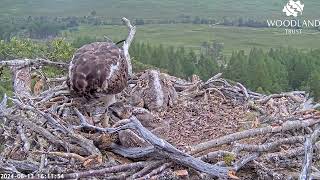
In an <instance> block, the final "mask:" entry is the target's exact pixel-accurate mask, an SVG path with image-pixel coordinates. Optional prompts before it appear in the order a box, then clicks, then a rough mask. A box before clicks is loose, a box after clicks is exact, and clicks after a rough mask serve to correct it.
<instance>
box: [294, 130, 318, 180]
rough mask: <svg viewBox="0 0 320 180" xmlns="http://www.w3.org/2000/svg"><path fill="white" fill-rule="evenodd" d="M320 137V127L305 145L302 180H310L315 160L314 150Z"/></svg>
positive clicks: (308, 138)
mask: <svg viewBox="0 0 320 180" xmlns="http://www.w3.org/2000/svg"><path fill="white" fill-rule="evenodd" d="M319 135H320V127H318V128H317V129H316V130H315V131H314V132H313V133H312V135H311V137H307V138H306V141H305V144H304V152H305V154H304V161H303V167H302V171H301V174H300V177H299V179H300V180H309V179H310V176H311V166H312V158H313V149H314V147H313V146H314V143H315V141H316V140H317V139H318V137H319Z"/></svg>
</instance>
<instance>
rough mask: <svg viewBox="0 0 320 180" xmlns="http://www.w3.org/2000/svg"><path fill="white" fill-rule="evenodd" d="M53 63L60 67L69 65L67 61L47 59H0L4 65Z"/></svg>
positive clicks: (22, 65)
mask: <svg viewBox="0 0 320 180" xmlns="http://www.w3.org/2000/svg"><path fill="white" fill-rule="evenodd" d="M41 64H43V65H53V66H59V67H65V68H67V67H69V65H68V64H67V63H63V62H53V61H50V60H47V59H40V58H37V59H14V60H9V61H0V65H3V66H19V67H25V66H32V65H41Z"/></svg>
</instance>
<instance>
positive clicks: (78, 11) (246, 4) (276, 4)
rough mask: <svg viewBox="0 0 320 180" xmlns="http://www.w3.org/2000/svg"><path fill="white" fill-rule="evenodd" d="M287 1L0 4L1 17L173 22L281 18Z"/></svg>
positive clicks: (23, 0) (31, 0) (308, 4)
mask: <svg viewBox="0 0 320 180" xmlns="http://www.w3.org/2000/svg"><path fill="white" fill-rule="evenodd" d="M286 2H287V0H270V1H257V0H241V1H239V0H215V1H212V0H201V1H199V0H198V1H196V0H175V1H173V0H90V1H89V0H1V1H0V16H4V15H7V16H27V15H32V16H85V15H88V14H90V12H92V11H96V13H97V15H98V16H109V17H116V18H118V17H119V16H127V17H129V18H150V19H152V18H154V19H164V18H175V17H179V16H180V17H181V16H192V17H195V16H199V17H212V18H223V17H228V18H236V17H239V16H241V17H247V18H274V17H284V15H283V13H282V8H283V6H284V5H285V4H286ZM304 3H305V11H304V12H303V17H309V18H310V17H320V11H319V7H320V1H319V0H308V1H306V0H305V1H304Z"/></svg>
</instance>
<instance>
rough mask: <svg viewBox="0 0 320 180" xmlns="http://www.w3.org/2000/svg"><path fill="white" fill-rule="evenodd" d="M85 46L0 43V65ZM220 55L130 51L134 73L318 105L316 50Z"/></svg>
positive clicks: (139, 46) (63, 54)
mask: <svg viewBox="0 0 320 180" xmlns="http://www.w3.org/2000/svg"><path fill="white" fill-rule="evenodd" d="M91 41H95V39H80V40H79V39H77V40H75V41H74V42H73V43H69V42H66V41H64V40H63V39H55V40H53V41H50V42H46V43H40V42H34V41H31V40H27V39H17V38H13V39H11V40H9V41H4V40H2V41H1V42H0V59H1V60H8V59H14V58H36V57H42V58H47V59H50V60H52V61H65V62H68V61H69V60H70V59H71V57H72V55H73V53H74V51H75V49H76V47H79V46H81V45H83V44H86V43H90V42H91ZM222 52H223V45H222V44H220V43H206V42H204V43H203V44H202V48H201V52H200V53H196V52H194V51H193V50H190V49H186V48H184V47H179V48H175V47H165V46H163V45H158V46H153V45H150V44H146V43H139V42H136V43H134V44H133V45H132V46H131V49H130V54H131V56H132V57H133V63H134V70H135V71H136V72H137V71H141V70H144V69H147V68H150V67H157V68H160V69H161V70H162V71H163V72H168V73H169V74H171V75H175V76H178V77H183V78H189V77H191V76H192V75H193V74H197V75H199V76H200V77H201V79H203V80H206V79H208V78H210V77H211V76H213V75H214V74H216V73H219V72H223V73H224V76H225V77H226V78H228V79H230V80H232V81H237V82H241V83H243V84H244V85H246V86H247V87H249V88H250V89H251V90H254V91H257V92H261V93H266V94H269V93H279V92H284V91H292V90H306V91H308V92H310V93H311V96H313V97H315V99H316V100H319V99H320V91H319V89H320V71H319V69H320V61H319V59H320V49H315V50H310V51H308V52H302V51H301V50H298V49H293V48H279V49H270V50H268V51H264V50H262V49H258V48H253V49H251V51H250V53H249V54H246V53H245V52H244V51H243V50H239V51H234V52H233V53H232V56H231V57H224V56H223V53H222ZM45 73H46V75H47V76H49V77H50V76H54V75H55V74H60V73H61V72H60V70H57V69H46V71H45ZM62 73H63V72H62ZM9 77H10V75H9V71H8V70H6V69H2V72H1V86H0V90H1V91H2V92H7V93H8V92H9V94H10V91H11V84H10V83H11V81H10V79H9Z"/></svg>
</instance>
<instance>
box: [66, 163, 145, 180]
mask: <svg viewBox="0 0 320 180" xmlns="http://www.w3.org/2000/svg"><path fill="white" fill-rule="evenodd" d="M146 164H147V163H146V162H135V163H131V164H124V165H119V166H113V167H108V168H103V169H99V170H90V171H84V172H76V173H71V174H65V175H64V178H65V179H78V178H85V177H97V176H103V175H105V174H108V173H118V172H124V171H127V170H136V169H141V168H143V167H144V166H145V165H146Z"/></svg>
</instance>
